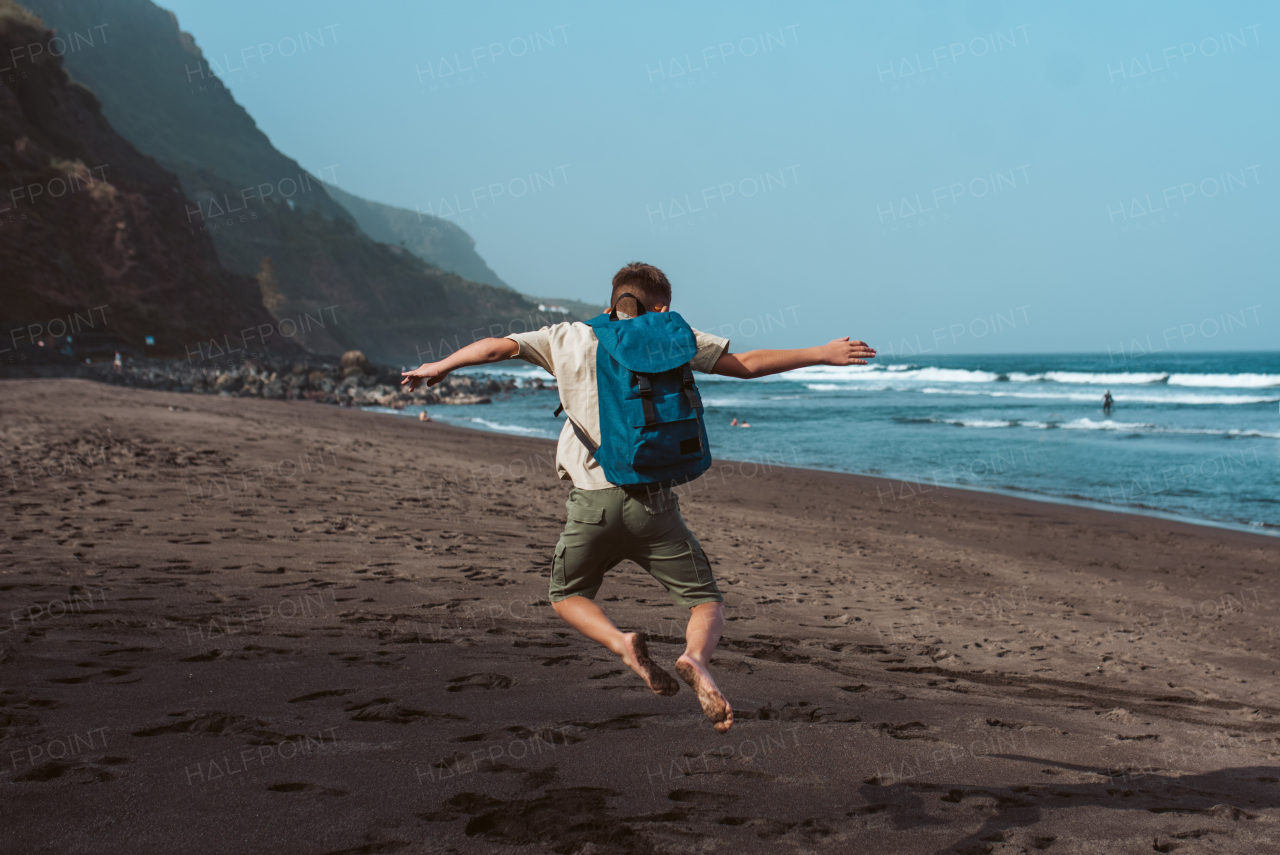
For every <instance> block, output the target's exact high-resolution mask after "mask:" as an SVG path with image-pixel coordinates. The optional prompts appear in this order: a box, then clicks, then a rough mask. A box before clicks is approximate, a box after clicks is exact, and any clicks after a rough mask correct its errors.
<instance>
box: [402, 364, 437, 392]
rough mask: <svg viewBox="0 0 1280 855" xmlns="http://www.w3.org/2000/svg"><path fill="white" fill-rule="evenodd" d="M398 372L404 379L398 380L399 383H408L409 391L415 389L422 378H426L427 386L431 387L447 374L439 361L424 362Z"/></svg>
mask: <svg viewBox="0 0 1280 855" xmlns="http://www.w3.org/2000/svg"><path fill="white" fill-rule="evenodd" d="M400 373H401V375H403V376H404V379H403V380H401V381H400V385H401V386H404V385H405V384H408V386H409V391H410V392H412V391H413V390H414V389H417V388H418V384H419V383H421V382H422V381H423V380H426V381H427V386H428V387H431V386H434V385H436V384H437V383H439V382H440V381H441V380H443V379H444V378H445V377H448V376H449V372H448V371H444V370H442V369H441V368H440V363H439V362H424V363H422V364H421V365H419V366H418V367H417V368H415V369H413V370H412V371H401V372H400Z"/></svg>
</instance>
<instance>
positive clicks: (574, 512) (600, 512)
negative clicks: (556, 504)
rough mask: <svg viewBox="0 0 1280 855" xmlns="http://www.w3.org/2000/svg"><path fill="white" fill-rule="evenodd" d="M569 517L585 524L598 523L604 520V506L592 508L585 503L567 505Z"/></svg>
mask: <svg viewBox="0 0 1280 855" xmlns="http://www.w3.org/2000/svg"><path fill="white" fill-rule="evenodd" d="M569 519H571V520H573V521H574V522H580V523H586V524H587V525H599V524H600V523H602V522H604V508H592V507H588V506H586V505H577V504H570V505H569Z"/></svg>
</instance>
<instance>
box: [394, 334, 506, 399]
mask: <svg viewBox="0 0 1280 855" xmlns="http://www.w3.org/2000/svg"><path fill="white" fill-rule="evenodd" d="M519 352H520V345H518V344H516V343H515V342H514V341H512V340H511V339H509V338H482V339H480V340H479V341H475V342H472V343H471V344H469V345H467V346H466V347H464V348H462V349H461V350H455V351H454V352H453V353H451V354H449V355H448V356H446V357H445V358H444V359H442V360H440V361H439V362H424V363H422V365H420V366H418V367H417V368H415V369H413V370H412V371H401V372H400V373H401V374H402V375H404V379H403V380H401V381H400V385H401V386H404V385H406V384H408V386H409V391H410V392H412V391H413V390H414V389H417V388H418V384H419V383H421V382H422V381H423V380H426V381H427V385H428V386H434V385H436V384H437V383H439V382H440V381H441V380H443V379H444V378H445V377H446V376H448V374H449V372H450V371H455V370H457V369H459V368H466V367H467V366H468V365H484V364H486V363H489V362H501V361H502V360H504V359H512V358H513V357H515V355H516V354H518V353H519Z"/></svg>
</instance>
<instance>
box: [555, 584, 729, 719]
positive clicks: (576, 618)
mask: <svg viewBox="0 0 1280 855" xmlns="http://www.w3.org/2000/svg"><path fill="white" fill-rule="evenodd" d="M551 607H552V608H553V609H555V610H556V614H558V615H560V617H562V618H564V621H565V623H567V624H569V626H571V627H573V628H574V629H576V630H577V631H578V632H580V633H582V634H583V635H585V636H586V637H587V638H590V639H591V640H592V641H598V642H599V643H600V644H603V645H604V646H605V647H607V648H609V649H610V650H611V651H613V653H614V655H616V656H618V657H619V658H620V659H622V663H623V664H624V665H626V666H627V667H628V668H630V669H631V670H632V671H635V672H636V674H638V675H640V679H642V680H644V682H645V684H646V685H647V686H648V687H649V688H650V689H653V691H654V693H655V694H658V695H674V694H675V693H676V692H678V691H680V684H679V683H677V682H676V681H675V679H674V678H672V676H671V675H670V674H668V673H667V672H666V671H664V670H662V669H661V668H659V667H658V666H657V665H655V664H654V663H653V660H652V659H650V658H649V649H648V646H647V645H646V644H645V638H644V633H640V632H622V631H621V630H619V629H618V628H617V627H616V626H614V625H613V621H611V620H609V616H608V615H606V614H605V613H604V610H603V609H601V608H600V607H599V606H597V605H596V604H595V601H594V600H589V599H587V598H586V597H569V598H568V599H565V600H560V601H559V602H557V603H552V604H551ZM718 636H719V633H717V637H718ZM713 647H714V644H713ZM686 682H687V681H686ZM689 685H691V686H692V685H693V684H692V683H690V684H689Z"/></svg>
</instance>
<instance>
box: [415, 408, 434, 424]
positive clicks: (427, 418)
mask: <svg viewBox="0 0 1280 855" xmlns="http://www.w3.org/2000/svg"><path fill="white" fill-rule="evenodd" d="M418 421H420V422H429V421H431V416H429V415H427V411H426V410H423V411H422V412H420V413H418Z"/></svg>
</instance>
